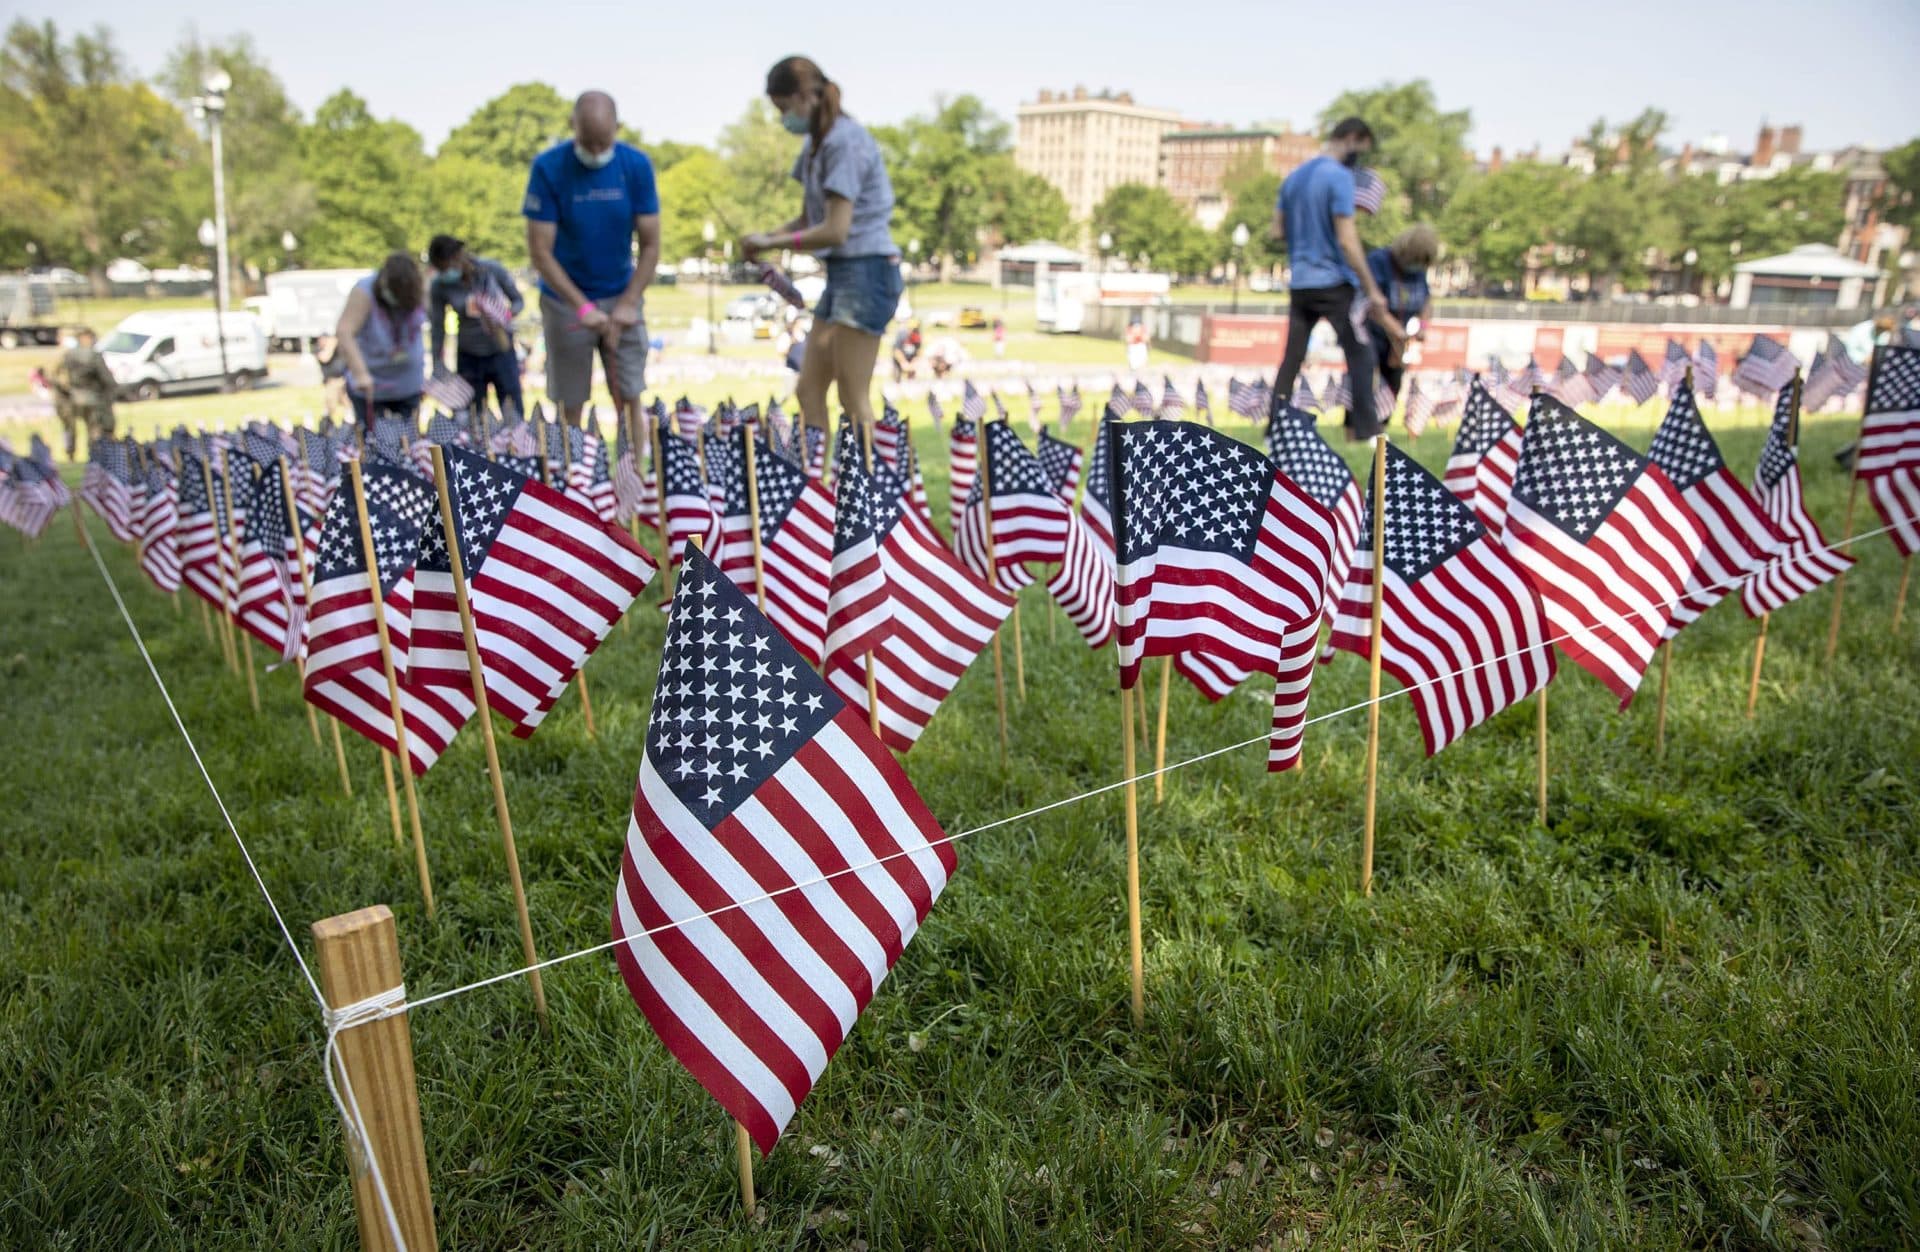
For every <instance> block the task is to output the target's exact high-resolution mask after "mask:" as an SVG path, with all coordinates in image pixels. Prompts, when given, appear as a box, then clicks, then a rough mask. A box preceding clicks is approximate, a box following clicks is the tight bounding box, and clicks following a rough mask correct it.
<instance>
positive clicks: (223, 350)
mask: <svg viewBox="0 0 1920 1252" xmlns="http://www.w3.org/2000/svg"><path fill="white" fill-rule="evenodd" d="M219 243H220V232H219V230H218V229H217V228H216V227H215V226H214V224H213V222H212V221H211V220H209V219H207V218H204V217H203V218H201V219H200V246H201V247H203V248H215V247H218V245H219ZM219 282H220V279H219V276H218V275H217V274H216V275H215V277H214V288H213V337H214V338H215V339H218V340H219V341H220V385H221V386H223V387H224V386H226V384H227V379H228V377H229V375H228V372H227V317H226V313H227V302H226V300H225V299H224V298H223V297H222V296H221V294H220V287H219Z"/></svg>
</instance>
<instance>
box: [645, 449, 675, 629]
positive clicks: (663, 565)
mask: <svg viewBox="0 0 1920 1252" xmlns="http://www.w3.org/2000/svg"><path fill="white" fill-rule="evenodd" d="M651 425H652V426H653V495H654V501H655V503H656V504H658V505H659V507H660V593H661V594H662V595H663V596H665V597H666V599H667V600H672V599H673V538H672V532H671V531H669V530H668V529H667V459H666V453H667V450H666V447H665V445H664V443H663V442H662V441H663V440H665V439H666V437H667V436H666V432H665V431H663V430H662V429H661V427H662V426H664V425H665V423H663V422H661V421H660V420H658V419H657V418H656V419H654V420H653V421H652V423H651ZM676 437H677V436H676Z"/></svg>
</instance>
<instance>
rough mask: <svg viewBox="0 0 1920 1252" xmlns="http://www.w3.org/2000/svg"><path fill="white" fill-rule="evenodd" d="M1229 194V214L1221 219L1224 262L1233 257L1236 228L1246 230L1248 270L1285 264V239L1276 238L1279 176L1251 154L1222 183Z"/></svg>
mask: <svg viewBox="0 0 1920 1252" xmlns="http://www.w3.org/2000/svg"><path fill="white" fill-rule="evenodd" d="M1221 188H1222V190H1224V191H1225V192H1226V197H1227V215H1226V216H1225V217H1224V218H1222V219H1221V220H1220V230H1219V235H1220V239H1219V248H1220V257H1221V259H1222V260H1228V259H1231V258H1232V256H1233V251H1234V249H1233V228H1234V227H1235V226H1245V227H1246V228H1247V247H1246V251H1245V253H1243V254H1242V255H1241V257H1240V261H1241V264H1243V265H1244V266H1245V267H1246V268H1248V269H1255V270H1258V269H1271V268H1273V267H1274V266H1276V265H1280V264H1283V263H1285V261H1286V259H1287V245H1286V241H1285V240H1281V239H1276V238H1274V236H1273V206H1274V205H1275V204H1276V203H1278V201H1279V199H1280V175H1278V174H1276V173H1274V172H1273V171H1272V170H1270V169H1268V168H1267V166H1266V163H1265V162H1264V161H1262V160H1261V159H1260V158H1259V157H1258V156H1257V155H1254V154H1252V153H1249V154H1247V155H1246V156H1244V157H1242V158H1241V159H1240V160H1239V161H1237V162H1235V163H1234V165H1233V167H1232V168H1230V169H1229V170H1228V171H1227V174H1226V177H1225V178H1223V179H1222V180H1221Z"/></svg>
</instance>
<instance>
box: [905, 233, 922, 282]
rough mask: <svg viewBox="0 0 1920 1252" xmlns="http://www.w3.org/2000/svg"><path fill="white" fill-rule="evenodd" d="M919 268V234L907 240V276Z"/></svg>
mask: <svg viewBox="0 0 1920 1252" xmlns="http://www.w3.org/2000/svg"><path fill="white" fill-rule="evenodd" d="M919 268H920V236H918V235H915V236H914V237H913V238H911V239H909V240H907V273H908V275H909V276H911V275H912V273H913V272H914V271H915V270H917V269H919Z"/></svg>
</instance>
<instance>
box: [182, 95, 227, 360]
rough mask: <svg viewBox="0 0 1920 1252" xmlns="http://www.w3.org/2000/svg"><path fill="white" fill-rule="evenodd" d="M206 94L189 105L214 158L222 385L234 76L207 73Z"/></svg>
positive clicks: (216, 318)
mask: <svg viewBox="0 0 1920 1252" xmlns="http://www.w3.org/2000/svg"><path fill="white" fill-rule="evenodd" d="M200 85H201V87H202V88H203V89H204V90H205V92H206V94H205V95H201V96H195V97H194V98H193V99H192V100H191V101H190V102H189V103H191V104H192V105H193V116H194V119H195V120H196V121H198V120H200V119H203V118H204V119H205V120H206V123H207V142H208V146H209V147H210V148H211V149H212V153H211V155H212V157H213V221H212V223H211V226H212V234H213V240H212V247H213V250H214V253H213V270H214V275H213V283H214V286H213V317H214V329H215V334H216V335H217V336H218V338H219V340H220V378H221V383H222V385H225V383H226V382H228V381H229V378H230V376H229V375H228V373H227V291H228V287H227V176H226V169H225V164H226V162H225V157H224V152H223V149H222V147H221V142H220V139H221V136H220V123H221V121H222V119H223V118H224V117H225V115H226V112H227V93H228V92H229V91H232V90H233V75H231V74H229V73H227V72H226V71H225V70H223V69H214V70H211V71H209V72H208V74H207V76H206V78H205V79H204V80H203V81H202V82H201V84H200ZM206 233H207V224H206V223H202V238H201V241H200V242H201V243H202V245H206V244H207V243H208V241H207V239H206V238H205V237H204V236H205V234H206Z"/></svg>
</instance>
